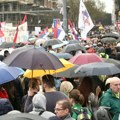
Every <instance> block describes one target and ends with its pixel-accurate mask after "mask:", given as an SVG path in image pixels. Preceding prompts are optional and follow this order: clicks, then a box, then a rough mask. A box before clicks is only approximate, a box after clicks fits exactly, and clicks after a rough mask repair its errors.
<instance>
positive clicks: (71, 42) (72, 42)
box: [69, 40, 80, 44]
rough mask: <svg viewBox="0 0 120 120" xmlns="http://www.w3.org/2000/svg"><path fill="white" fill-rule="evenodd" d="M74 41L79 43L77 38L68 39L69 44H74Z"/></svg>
mask: <svg viewBox="0 0 120 120" xmlns="http://www.w3.org/2000/svg"><path fill="white" fill-rule="evenodd" d="M75 43H80V41H78V40H70V41H69V44H75Z"/></svg>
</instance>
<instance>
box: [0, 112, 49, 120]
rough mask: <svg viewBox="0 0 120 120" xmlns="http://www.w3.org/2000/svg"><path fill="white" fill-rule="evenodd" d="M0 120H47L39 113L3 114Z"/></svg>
mask: <svg viewBox="0 0 120 120" xmlns="http://www.w3.org/2000/svg"><path fill="white" fill-rule="evenodd" d="M0 120H47V119H45V118H43V117H41V116H40V115H34V114H28V113H16V114H5V115H2V116H0Z"/></svg>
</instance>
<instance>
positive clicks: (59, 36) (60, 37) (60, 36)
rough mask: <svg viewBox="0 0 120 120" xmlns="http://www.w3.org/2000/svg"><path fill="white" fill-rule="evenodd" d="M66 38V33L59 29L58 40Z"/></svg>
mask: <svg viewBox="0 0 120 120" xmlns="http://www.w3.org/2000/svg"><path fill="white" fill-rule="evenodd" d="M64 37H65V31H64V30H63V29H62V28H59V29H58V37H57V39H59V40H61V41H62V40H63V39H64Z"/></svg>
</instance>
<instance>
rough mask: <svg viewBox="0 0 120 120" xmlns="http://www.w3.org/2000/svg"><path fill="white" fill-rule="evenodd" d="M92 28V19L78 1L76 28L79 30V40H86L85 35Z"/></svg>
mask: <svg viewBox="0 0 120 120" xmlns="http://www.w3.org/2000/svg"><path fill="white" fill-rule="evenodd" d="M93 27H94V24H93V22H92V19H91V17H90V15H89V13H88V11H87V9H86V7H85V5H84V3H83V1H82V0H80V7H79V20H78V28H79V29H80V30H81V38H82V39H86V38H87V33H88V32H89V31H90V30H91V29H92V28H93Z"/></svg>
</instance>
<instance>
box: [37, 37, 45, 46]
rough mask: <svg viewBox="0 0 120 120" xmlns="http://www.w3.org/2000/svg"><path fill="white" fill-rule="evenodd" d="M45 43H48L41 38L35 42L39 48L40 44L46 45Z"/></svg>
mask: <svg viewBox="0 0 120 120" xmlns="http://www.w3.org/2000/svg"><path fill="white" fill-rule="evenodd" d="M45 41H46V40H45V39H43V38H39V39H37V40H36V41H35V44H36V45H37V46H40V44H44V42H45Z"/></svg>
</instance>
